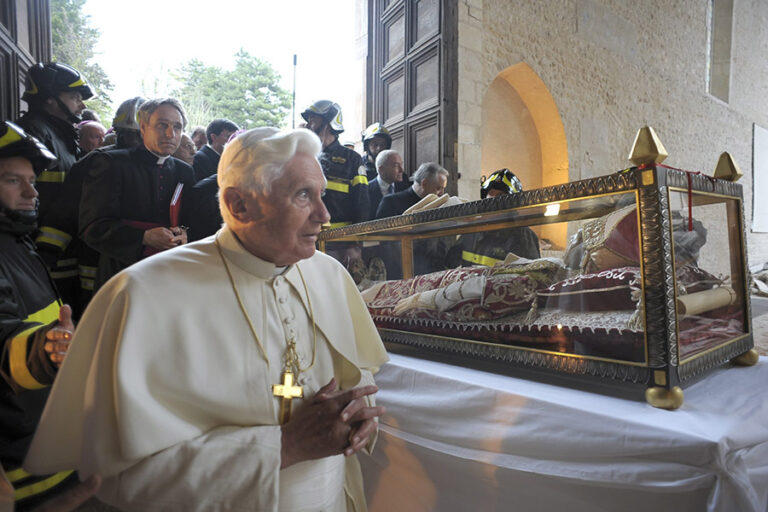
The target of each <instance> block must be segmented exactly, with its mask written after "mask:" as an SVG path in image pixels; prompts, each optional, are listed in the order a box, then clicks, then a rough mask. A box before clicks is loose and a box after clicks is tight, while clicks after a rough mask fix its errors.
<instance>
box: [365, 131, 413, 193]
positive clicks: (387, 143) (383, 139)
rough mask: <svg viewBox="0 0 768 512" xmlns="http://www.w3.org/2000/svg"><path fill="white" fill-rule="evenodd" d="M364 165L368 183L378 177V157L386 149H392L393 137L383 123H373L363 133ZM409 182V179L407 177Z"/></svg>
mask: <svg viewBox="0 0 768 512" xmlns="http://www.w3.org/2000/svg"><path fill="white" fill-rule="evenodd" d="M363 149H364V150H365V154H364V155H363V163H364V164H365V172H366V174H367V176H368V182H371V181H372V180H373V179H374V178H376V176H377V175H378V174H377V172H376V157H377V156H379V153H381V152H382V151H384V150H385V149H392V136H391V135H390V134H389V130H387V128H386V127H385V126H384V125H383V124H381V123H373V124H372V125H370V126H369V127H368V128H366V129H365V131H364V132H363ZM406 181H407V177H406Z"/></svg>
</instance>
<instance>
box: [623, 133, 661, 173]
mask: <svg viewBox="0 0 768 512" xmlns="http://www.w3.org/2000/svg"><path fill="white" fill-rule="evenodd" d="M668 156H669V153H667V150H666V149H664V144H662V143H661V141H660V140H659V136H658V135H656V132H655V131H654V129H653V128H651V127H650V126H643V127H642V128H640V129H639V130H638V131H637V135H636V136H635V143H634V144H632V151H630V152H629V156H628V157H627V158H628V159H629V160H630V161H631V162H632V163H633V164H635V165H642V164H660V163H661V162H663V161H664V159H665V158H667V157H668Z"/></svg>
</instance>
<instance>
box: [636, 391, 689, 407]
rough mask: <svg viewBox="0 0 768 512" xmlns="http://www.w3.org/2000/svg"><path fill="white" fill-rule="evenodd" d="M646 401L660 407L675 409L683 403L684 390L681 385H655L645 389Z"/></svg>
mask: <svg viewBox="0 0 768 512" xmlns="http://www.w3.org/2000/svg"><path fill="white" fill-rule="evenodd" d="M645 401H646V402H648V403H649V404H650V405H652V406H654V407H656V408H658V409H667V410H668V411H674V410H675V409H677V408H678V407H680V406H681V405H683V390H682V389H680V387H679V386H675V387H673V388H672V389H667V388H662V387H659V386H654V387H652V388H648V389H646V390H645Z"/></svg>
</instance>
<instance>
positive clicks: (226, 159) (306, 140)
mask: <svg viewBox="0 0 768 512" xmlns="http://www.w3.org/2000/svg"><path fill="white" fill-rule="evenodd" d="M321 150H322V145H321V143H320V139H319V138H318V137H317V135H315V134H314V133H313V132H311V131H310V130H307V129H304V128H298V129H295V130H286V131H280V130H278V129H277V128H253V129H251V130H248V131H245V132H243V133H241V134H240V135H238V136H237V137H236V138H235V139H234V140H232V141H231V142H229V143H228V144H227V145H226V146H225V147H224V151H223V152H222V153H221V159H220V160H219V167H218V171H217V172H218V177H217V181H218V183H219V190H220V191H223V190H224V189H226V188H227V187H233V188H237V189H240V190H241V191H243V192H247V193H251V194H268V193H269V192H270V190H271V186H272V182H273V181H275V180H276V179H277V178H279V177H280V175H281V174H282V173H283V167H284V166H285V164H286V162H288V160H290V159H291V158H293V157H294V156H296V155H297V154H299V153H302V154H306V155H309V156H312V157H317V155H318V154H319V153H320V151H321ZM219 209H220V210H221V216H222V218H223V219H224V221H225V222H226V223H227V224H230V223H231V222H232V221H233V220H234V219H232V218H231V216H230V214H229V211H228V210H227V207H226V205H224V203H223V202H222V201H219Z"/></svg>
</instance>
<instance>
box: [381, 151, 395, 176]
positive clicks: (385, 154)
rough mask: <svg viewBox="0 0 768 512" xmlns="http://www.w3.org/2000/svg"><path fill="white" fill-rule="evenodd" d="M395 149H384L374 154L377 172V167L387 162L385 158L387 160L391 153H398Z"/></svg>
mask: <svg viewBox="0 0 768 512" xmlns="http://www.w3.org/2000/svg"><path fill="white" fill-rule="evenodd" d="M398 154H399V153H398V152H397V150H396V149H385V150H383V151H382V152H381V153H379V154H378V155H376V171H377V172H378V170H379V167H381V166H383V165H385V164H386V163H387V160H389V159H390V158H391V157H392V156H393V155H398Z"/></svg>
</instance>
